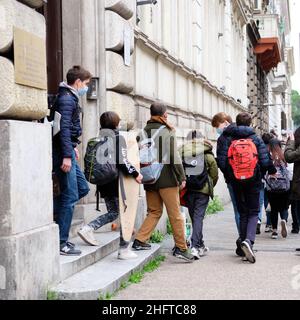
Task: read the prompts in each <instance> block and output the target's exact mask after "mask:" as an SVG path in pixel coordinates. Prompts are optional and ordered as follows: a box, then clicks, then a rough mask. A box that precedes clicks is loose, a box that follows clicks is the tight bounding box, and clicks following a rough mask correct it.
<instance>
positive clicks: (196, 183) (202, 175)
mask: <svg viewBox="0 0 300 320" xmlns="http://www.w3.org/2000/svg"><path fill="white" fill-rule="evenodd" d="M182 163H183V167H184V171H185V174H186V177H187V180H186V188H187V189H188V190H195V191H197V190H201V189H202V188H203V187H204V186H205V184H206V182H207V181H208V172H207V166H206V161H205V154H204V153H202V154H200V155H197V156H194V157H184V158H183V162H182Z"/></svg>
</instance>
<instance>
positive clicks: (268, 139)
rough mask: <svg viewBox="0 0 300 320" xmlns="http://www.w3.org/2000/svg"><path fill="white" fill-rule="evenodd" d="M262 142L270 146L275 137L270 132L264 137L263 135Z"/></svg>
mask: <svg viewBox="0 0 300 320" xmlns="http://www.w3.org/2000/svg"><path fill="white" fill-rule="evenodd" d="M261 138H262V140H263V142H264V143H265V144H266V145H268V144H269V143H270V141H271V140H272V139H273V138H274V136H273V135H272V133H269V132H265V133H264V134H263V135H262V137H261Z"/></svg>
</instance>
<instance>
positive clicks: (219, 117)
mask: <svg viewBox="0 0 300 320" xmlns="http://www.w3.org/2000/svg"><path fill="white" fill-rule="evenodd" d="M226 121H227V122H229V123H232V118H231V116H230V115H228V114H226V113H225V112H220V113H217V114H216V115H215V116H214V117H213V118H212V121H211V125H212V126H213V127H214V128H218V126H219V125H220V124H222V123H224V122H226Z"/></svg>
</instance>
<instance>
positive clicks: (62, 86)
mask: <svg viewBox="0 0 300 320" xmlns="http://www.w3.org/2000/svg"><path fill="white" fill-rule="evenodd" d="M66 89H67V90H69V91H71V93H72V94H73V95H74V96H75V97H76V98H77V100H79V95H78V92H77V90H76V89H74V88H73V87H71V86H69V85H68V84H67V83H66V82H61V83H60V84H59V91H63V90H66Z"/></svg>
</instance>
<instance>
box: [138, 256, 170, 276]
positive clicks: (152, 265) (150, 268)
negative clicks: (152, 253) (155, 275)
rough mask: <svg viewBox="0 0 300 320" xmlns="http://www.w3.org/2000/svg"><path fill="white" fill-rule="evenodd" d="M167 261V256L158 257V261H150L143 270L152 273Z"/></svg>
mask: <svg viewBox="0 0 300 320" xmlns="http://www.w3.org/2000/svg"><path fill="white" fill-rule="evenodd" d="M165 260H166V257H165V256H158V257H157V258H156V259H154V260H152V261H150V262H149V263H148V264H146V265H145V267H144V268H143V272H144V273H151V272H153V271H155V270H156V269H157V268H159V266H160V265H161V263H162V262H164V261H165Z"/></svg>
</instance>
